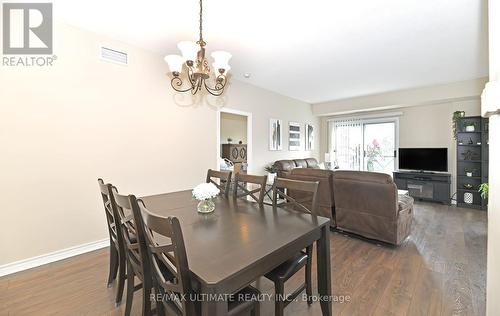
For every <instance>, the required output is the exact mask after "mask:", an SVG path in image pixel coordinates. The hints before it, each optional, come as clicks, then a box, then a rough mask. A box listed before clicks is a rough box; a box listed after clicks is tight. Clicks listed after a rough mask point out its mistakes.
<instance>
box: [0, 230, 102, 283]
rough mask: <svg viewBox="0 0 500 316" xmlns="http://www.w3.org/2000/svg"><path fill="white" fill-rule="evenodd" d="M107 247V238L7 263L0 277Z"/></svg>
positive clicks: (0, 271)
mask: <svg viewBox="0 0 500 316" xmlns="http://www.w3.org/2000/svg"><path fill="white" fill-rule="evenodd" d="M108 246H109V238H106V239H102V240H97V241H93V242H89V243H86V244H81V245H78V246H74V247H70V248H66V249H62V250H58V251H54V252H51V253H47V254H44V255H41V256H37V257H33V258H28V259H24V260H20V261H15V262H11V263H7V264H4V265H1V266H0V277H2V276H5V275H9V274H12V273H16V272H20V271H24V270H28V269H31V268H35V267H39V266H42V265H44V264H48V263H52V262H56V261H59V260H63V259H66V258H70V257H74V256H77V255H81V254H84V253H86V252H90V251H94V250H97V249H101V248H104V247H108Z"/></svg>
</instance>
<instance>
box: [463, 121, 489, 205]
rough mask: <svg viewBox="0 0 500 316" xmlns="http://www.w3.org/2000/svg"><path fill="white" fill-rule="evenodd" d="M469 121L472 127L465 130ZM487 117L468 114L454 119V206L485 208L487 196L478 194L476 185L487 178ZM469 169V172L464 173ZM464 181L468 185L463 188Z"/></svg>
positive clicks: (486, 180)
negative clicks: (469, 174)
mask: <svg viewBox="0 0 500 316" xmlns="http://www.w3.org/2000/svg"><path fill="white" fill-rule="evenodd" d="M469 124H473V125H474V129H475V130H474V131H466V130H465V129H466V127H465V126H466V125H469ZM488 124H489V121H488V119H487V118H482V117H480V116H468V117H462V118H459V119H457V187H456V192H457V193H456V194H457V206H459V207H468V208H475V209H481V210H485V209H486V208H487V205H488V201H487V200H483V199H482V198H481V194H480V192H479V185H481V183H485V182H488V155H489V145H488V139H489V138H488V136H489V135H488V131H489V128H488ZM468 172H472V176H470V177H469V176H467V173H468ZM465 185H471V186H472V188H467V187H465Z"/></svg>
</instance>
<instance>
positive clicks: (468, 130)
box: [465, 125, 476, 132]
mask: <svg viewBox="0 0 500 316" xmlns="http://www.w3.org/2000/svg"><path fill="white" fill-rule="evenodd" d="M475 130H476V129H475V127H474V125H467V126H466V127H465V131H466V132H474V131H475Z"/></svg>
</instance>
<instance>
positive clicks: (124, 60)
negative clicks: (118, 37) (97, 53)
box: [101, 47, 128, 65]
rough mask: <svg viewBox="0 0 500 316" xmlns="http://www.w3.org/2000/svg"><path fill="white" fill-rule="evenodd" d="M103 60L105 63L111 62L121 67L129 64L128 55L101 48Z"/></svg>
mask: <svg viewBox="0 0 500 316" xmlns="http://www.w3.org/2000/svg"><path fill="white" fill-rule="evenodd" d="M101 59H102V60H104V61H109V62H112V63H115V64H120V65H127V64H128V55H127V53H124V52H120V51H117V50H114V49H111V48H107V47H101Z"/></svg>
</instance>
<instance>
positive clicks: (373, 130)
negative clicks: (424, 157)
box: [329, 118, 397, 174]
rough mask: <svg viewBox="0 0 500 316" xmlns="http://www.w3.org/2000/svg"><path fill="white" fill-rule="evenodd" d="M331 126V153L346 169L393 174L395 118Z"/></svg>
mask: <svg viewBox="0 0 500 316" xmlns="http://www.w3.org/2000/svg"><path fill="white" fill-rule="evenodd" d="M329 124H330V154H331V157H333V163H334V165H336V166H338V167H339V169H345V170H364V171H375V172H384V173H388V174H392V172H393V171H394V170H395V169H396V150H397V148H396V147H397V135H396V134H397V119H394V118H388V119H373V120H339V121H332V122H330V123H329Z"/></svg>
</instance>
